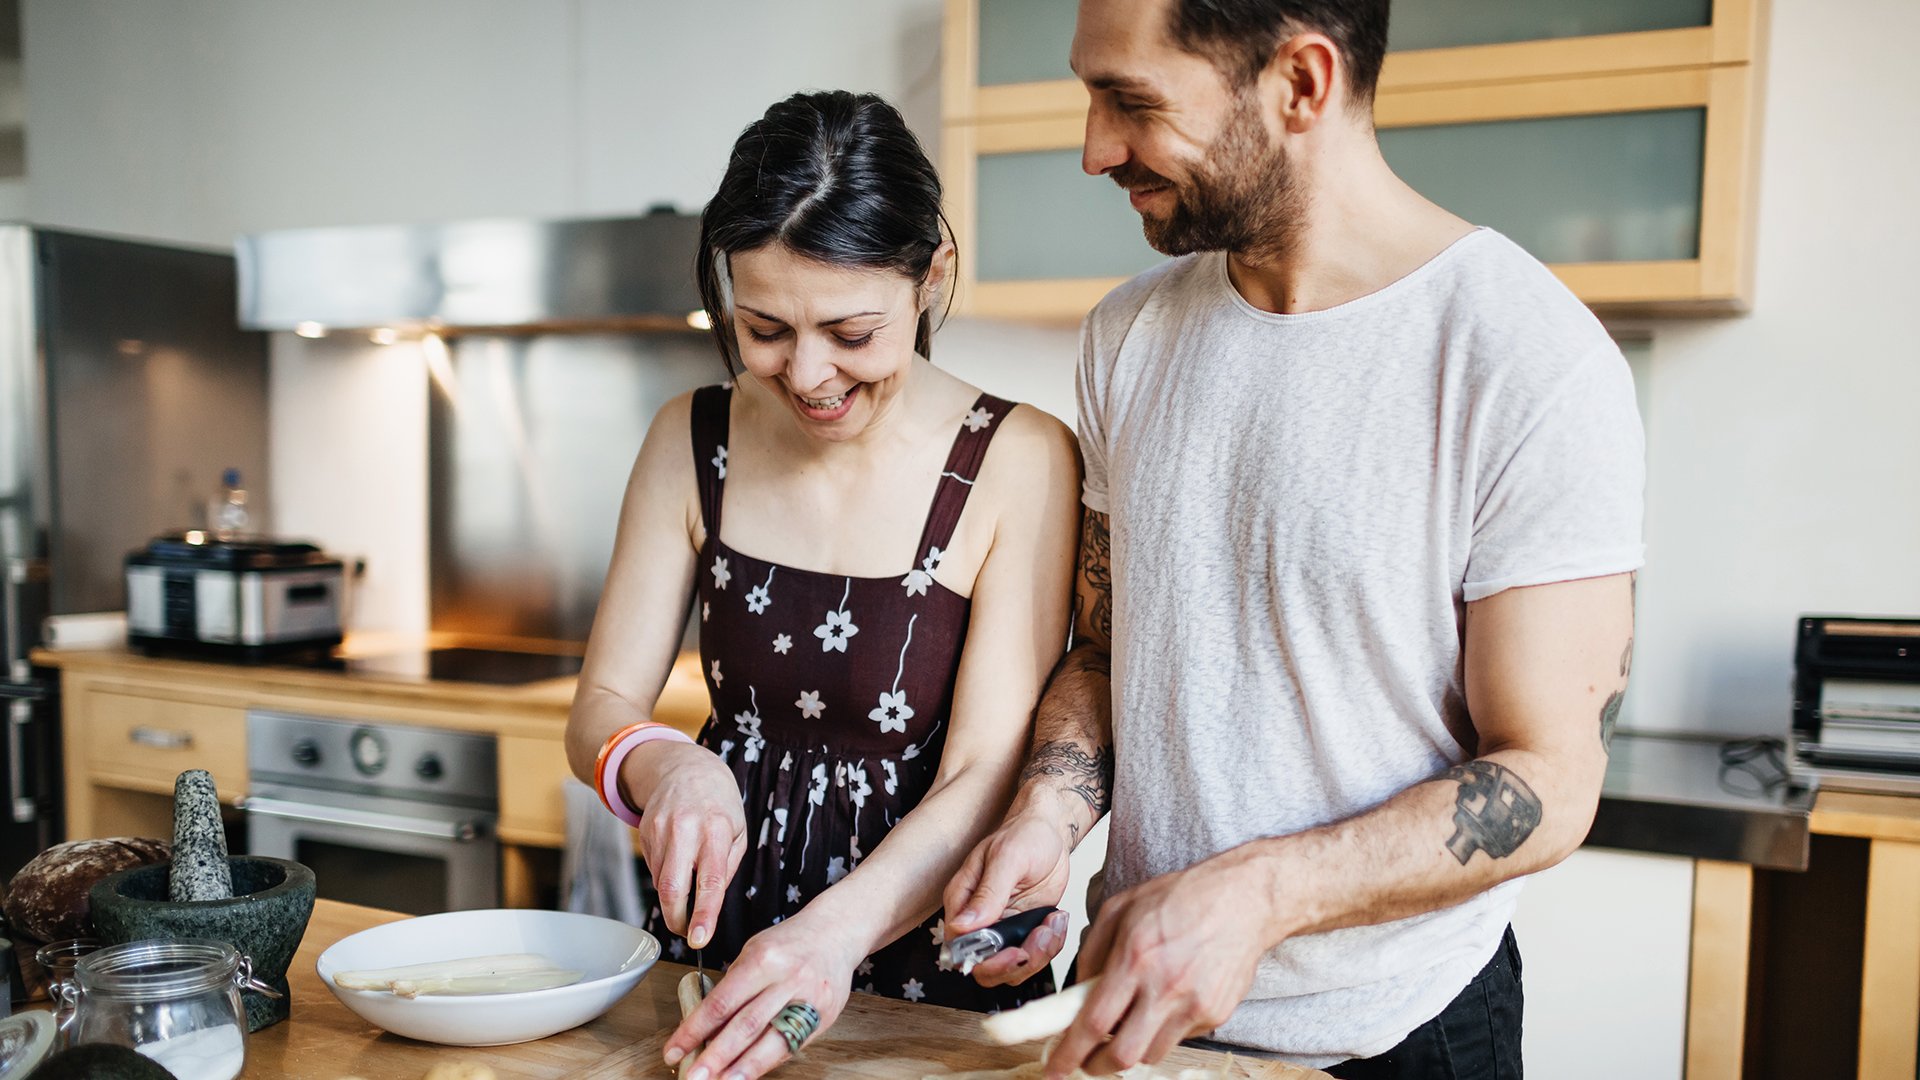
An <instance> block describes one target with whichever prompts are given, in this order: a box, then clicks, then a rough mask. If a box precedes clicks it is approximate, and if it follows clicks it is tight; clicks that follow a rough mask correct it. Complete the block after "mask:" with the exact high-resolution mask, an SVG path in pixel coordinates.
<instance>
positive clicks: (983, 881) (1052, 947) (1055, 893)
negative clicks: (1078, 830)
mask: <svg viewBox="0 0 1920 1080" xmlns="http://www.w3.org/2000/svg"><path fill="white" fill-rule="evenodd" d="M1072 851H1073V848H1072V845H1071V844H1070V843H1069V841H1068V837H1067V836H1066V834H1065V833H1064V832H1063V830H1062V829H1061V828H1060V827H1059V825H1058V823H1056V822H1054V821H1052V820H1050V819H1048V818H1047V817H1046V816H1044V815H1041V814H1036V813H1016V814H1014V815H1012V816H1011V817H1009V818H1008V819H1007V821H1006V822H1005V823H1004V824H1002V825H1001V826H1000V828H998V829H996V830H994V831H993V832H991V833H988V834H987V836H986V838H985V839H983V840H981V841H980V842H979V843H978V844H975V845H974V847H973V851H972V852H971V853H969V854H968V855H967V861H966V862H964V863H961V864H960V870H959V872H958V873H956V874H954V875H953V880H952V881H950V882H948V883H947V891H946V897H945V899H946V912H947V921H946V930H947V938H948V940H952V939H953V938H956V937H959V936H960V935H961V934H969V933H972V932H973V931H975V930H978V929H981V928H982V927H986V926H991V925H993V924H994V923H996V922H999V921H1000V920H1001V919H1004V918H1006V917H1007V916H1009V915H1014V914H1017V913H1019V912H1022V911H1031V910H1033V909H1034V908H1037V907H1048V906H1050V905H1055V904H1058V903H1059V902H1060V900H1061V898H1062V897H1064V896H1066V894H1067V877H1068V871H1069V863H1068V856H1069V855H1071V854H1072ZM1067 921H1068V916H1067V913H1066V912H1064V911H1059V912H1055V913H1054V914H1052V915H1050V916H1048V917H1047V921H1046V922H1044V923H1041V924H1040V925H1039V926H1038V927H1036V928H1035V929H1034V931H1033V932H1032V933H1031V934H1028V935H1027V940H1026V941H1024V942H1022V943H1020V944H1019V945H1016V946H1011V947H1008V948H1005V949H1002V950H1000V951H999V952H997V953H995V954H993V955H992V956H990V957H988V958H987V959H985V960H982V961H980V963H978V964H976V965H975V966H974V969H973V978H974V981H975V982H978V983H979V984H980V985H982V986H1003V985H1006V984H1009V983H1022V982H1025V981H1027V980H1028V979H1030V978H1032V977H1033V976H1034V975H1035V974H1037V973H1039V972H1040V971H1042V970H1044V969H1045V968H1046V967H1047V966H1048V965H1049V964H1051V963H1053V958H1054V957H1056V956H1058V955H1060V950H1061V949H1063V948H1065V947H1066V944H1067Z"/></svg>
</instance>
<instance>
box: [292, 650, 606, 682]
mask: <svg viewBox="0 0 1920 1080" xmlns="http://www.w3.org/2000/svg"><path fill="white" fill-rule="evenodd" d="M580 664H581V658H580V657H578V656H568V655H564V654H556V653H531V652H512V651H509V650H506V649H472V648H465V647H453V648H444V649H417V650H411V651H408V652H398V653H383V654H381V655H378V656H356V657H351V658H349V659H345V660H335V661H333V662H332V664H331V665H329V666H337V667H338V668H339V670H342V671H345V672H346V673H347V674H349V675H365V676H368V677H370V678H376V679H395V680H400V681H405V682H440V681H447V682H471V683H486V684H488V685H492V686H519V685H521V684H523V683H535V682H543V681H545V680H547V679H558V678H563V677H565V676H568V675H578V674H579V673H580Z"/></svg>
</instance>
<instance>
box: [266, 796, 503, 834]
mask: <svg viewBox="0 0 1920 1080" xmlns="http://www.w3.org/2000/svg"><path fill="white" fill-rule="evenodd" d="M239 807H240V809H241V810H244V811H246V812H247V813H249V814H261V815H264V816H266V817H275V818H283V819H285V820H287V821H304V822H308V823H310V824H314V825H342V826H346V827H349V828H355V829H377V830H379V831H380V832H392V833H404V834H406V835H408V836H430V837H433V838H434V839H436V840H453V841H457V842H459V843H462V844H464V843H467V842H469V841H472V840H476V839H478V838H479V837H480V825H479V824H478V823H477V822H472V821H429V820H425V819H422V818H413V817H401V816H400V815H398V814H380V813H375V812H373V811H371V810H348V809H344V808H340V807H331V806H330V807H316V806H314V805H312V804H311V803H293V802H284V801H282V800H280V799H268V798H262V797H260V796H257V795H253V796H248V797H246V798H244V799H241V800H239Z"/></svg>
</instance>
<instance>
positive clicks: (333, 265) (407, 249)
mask: <svg viewBox="0 0 1920 1080" xmlns="http://www.w3.org/2000/svg"><path fill="white" fill-rule="evenodd" d="M699 234H700V219H699V218H697V217H695V216H693V215H690V214H680V213H676V212H674V211H673V210H672V209H670V208H664V209H658V210H655V211H653V212H650V213H648V214H645V215H643V216H640V217H625V218H597V219H579V220H571V221H513V220H495V221H463V222H449V223H444V224H426V225H366V226H342V227H335V228H317V229H283V230H279V231H275V232H267V233H257V234H254V235H251V236H243V237H241V238H240V240H239V241H238V243H237V244H236V245H235V254H236V255H237V256H238V259H239V270H240V324H241V325H242V326H244V327H246V328H248V329H252V330H294V331H297V332H300V333H306V334H317V333H321V332H325V331H329V330H337V329H339V330H345V329H359V330H375V329H381V328H387V329H392V330H400V331H405V330H432V331H435V332H437V333H442V334H459V333H462V332H467V333H475V332H490V333H501V332H507V333H531V332H541V331H558V332H569V331H571V332H599V331H620V330H667V329H678V330H687V329H689V328H690V327H695V328H697V327H701V326H703V325H704V323H702V322H701V318H702V317H701V316H700V315H699V314H698V313H699V310H700V294H699V291H698V290H697V289H696V288H695V285H694V279H693V263H694V252H695V249H696V247H697V245H698V242H699Z"/></svg>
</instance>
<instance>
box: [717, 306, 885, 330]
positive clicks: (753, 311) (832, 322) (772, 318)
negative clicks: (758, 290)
mask: <svg viewBox="0 0 1920 1080" xmlns="http://www.w3.org/2000/svg"><path fill="white" fill-rule="evenodd" d="M740 310H741V311H744V312H746V313H748V314H749V315H758V316H759V317H760V318H762V319H765V320H767V321H768V322H776V323H779V324H780V325H782V326H785V325H786V320H785V319H782V318H780V317H779V316H777V315H769V314H767V313H766V312H764V311H761V310H760V309H759V308H752V307H748V306H747V305H745V304H741V305H740ZM885 314H886V312H884V311H856V312H854V313H852V314H850V315H841V316H839V317H838V318H833V319H824V320H822V321H821V323H820V325H821V326H836V325H838V324H840V323H843V322H846V321H848V320H850V319H864V318H866V317H867V316H869V315H885Z"/></svg>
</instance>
